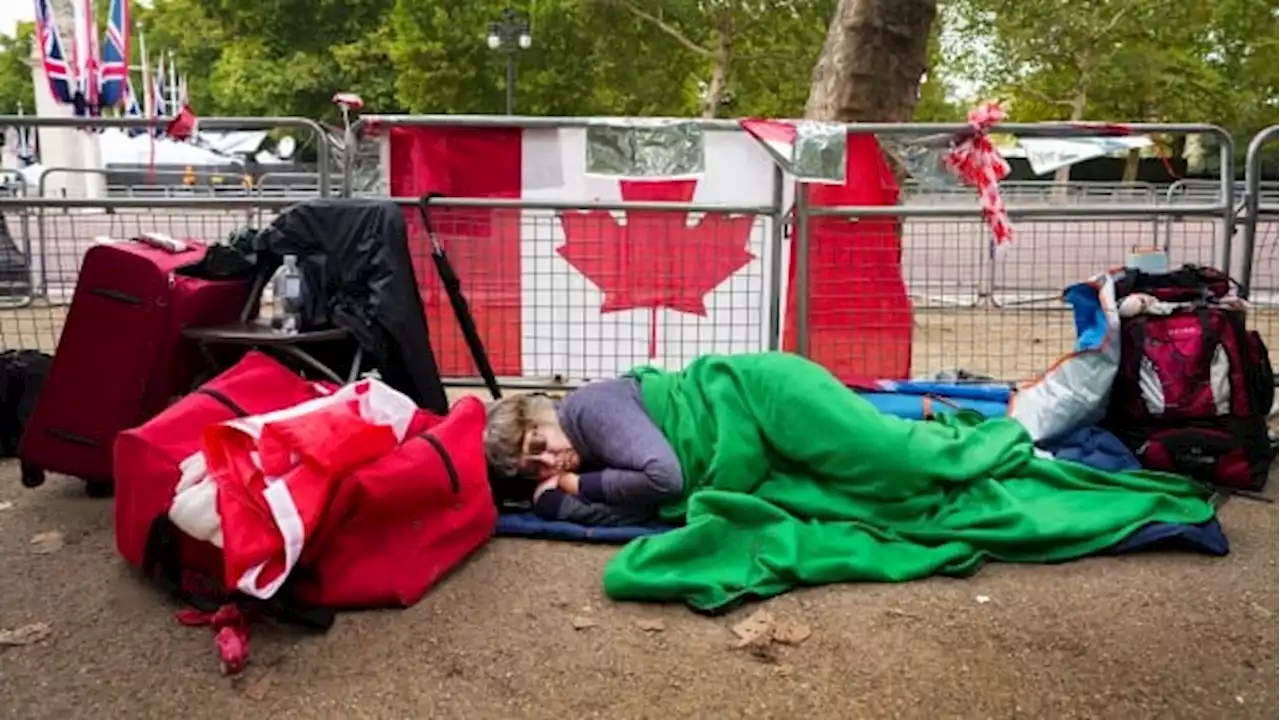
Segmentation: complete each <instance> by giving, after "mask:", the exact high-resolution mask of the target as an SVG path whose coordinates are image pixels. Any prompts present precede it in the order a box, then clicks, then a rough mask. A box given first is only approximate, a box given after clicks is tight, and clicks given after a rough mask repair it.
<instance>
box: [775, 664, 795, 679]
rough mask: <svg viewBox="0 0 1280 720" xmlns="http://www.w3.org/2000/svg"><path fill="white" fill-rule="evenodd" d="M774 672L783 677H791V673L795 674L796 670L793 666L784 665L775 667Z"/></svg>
mask: <svg viewBox="0 0 1280 720" xmlns="http://www.w3.org/2000/svg"><path fill="white" fill-rule="evenodd" d="M773 671H774V672H776V673H778V675H780V676H781V677H791V673H793V672H795V671H796V669H795V668H794V667H792V666H791V665H788V664H786V663H782V664H781V665H779V666H777V667H775V668H774V669H773Z"/></svg>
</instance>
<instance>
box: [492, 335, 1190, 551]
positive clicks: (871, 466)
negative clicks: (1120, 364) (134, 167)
mask: <svg viewBox="0 0 1280 720" xmlns="http://www.w3.org/2000/svg"><path fill="white" fill-rule="evenodd" d="M485 451H486V455H487V459H488V461H489V463H490V464H491V465H492V466H493V467H494V469H495V470H497V471H498V472H500V473H502V474H504V475H506V476H508V477H513V476H519V477H523V478H525V479H526V480H527V481H528V482H529V487H530V488H532V493H533V497H534V510H535V512H536V513H537V514H538V515H539V516H540V517H542V518H545V519H549V520H565V521H570V522H575V523H579V524H582V525H631V524H637V523H641V522H645V521H649V520H655V519H661V520H665V521H669V522H674V523H685V522H692V521H693V520H694V518H695V517H700V518H701V517H705V516H706V515H708V514H715V513H720V512H723V511H724V510H725V508H726V507H728V506H729V505H735V506H737V507H739V508H741V507H742V505H741V504H742V503H751V504H752V505H751V506H752V507H755V508H757V510H758V511H759V512H766V511H767V512H768V513H773V512H775V511H776V512H782V513H784V514H785V515H786V516H788V517H792V518H796V519H798V520H801V521H833V522H855V523H867V522H871V517H872V516H876V517H879V518H881V519H883V518H884V517H891V518H894V522H895V523H898V522H900V521H901V522H909V523H913V525H912V527H920V528H929V529H930V530H929V532H931V533H934V534H936V531H937V530H938V523H940V522H944V521H947V522H951V521H954V522H957V523H959V525H960V526H962V527H964V528H969V529H973V530H974V531H975V532H976V531H977V530H980V529H981V528H982V527H983V523H984V522H987V521H990V520H992V518H1000V520H1001V522H1006V521H1009V520H1010V519H1011V518H1022V519H1023V520H1024V521H1025V522H1026V523H1027V524H1028V526H1034V527H1036V528H1039V530H1038V531H1037V533H1033V534H1038V533H1039V532H1045V531H1047V528H1048V527H1050V525H1052V526H1054V527H1057V526H1058V525H1062V527H1061V528H1059V530H1061V531H1062V532H1080V530H1081V528H1083V527H1085V526H1086V525H1088V526H1096V525H1097V524H1098V523H1099V515H1098V512H1097V511H1096V509H1095V508H1096V506H1097V505H1098V504H1099V503H1102V504H1109V505H1111V506H1112V507H1113V508H1118V507H1119V506H1121V505H1124V502H1123V499H1127V500H1128V505H1127V507H1128V514H1127V515H1126V513H1117V514H1118V515H1126V517H1124V518H1123V519H1122V520H1121V523H1122V524H1128V523H1133V522H1138V521H1141V522H1150V521H1152V520H1153V519H1165V520H1167V521H1173V520H1168V518H1170V517H1173V518H1177V521H1180V522H1188V521H1189V522H1202V521H1204V520H1205V519H1207V516H1211V515H1212V507H1211V506H1209V505H1208V504H1207V503H1205V502H1204V497H1205V496H1206V493H1205V492H1204V490H1203V488H1201V487H1199V486H1197V485H1196V484H1195V483H1193V482H1192V481H1190V480H1188V479H1187V478H1183V477H1181V476H1177V475H1168V474H1162V473H1145V472H1132V473H1104V472H1101V471H1098V470H1095V469H1093V468H1090V467H1087V466H1084V465H1077V464H1075V463H1071V462H1066V461H1061V462H1060V461H1055V460H1053V459H1052V458H1045V457H1042V456H1040V455H1039V454H1038V453H1037V452H1036V449H1035V446H1034V444H1033V442H1032V440H1031V437H1030V436H1029V435H1028V434H1027V432H1026V430H1025V429H1024V428H1023V427H1022V426H1021V425H1020V424H1019V423H1018V422H1017V421H1016V420H1013V419H1010V418H1003V417H1001V418H991V419H986V418H983V417H981V416H979V415H977V414H975V413H966V412H958V413H955V414H950V415H940V416H938V417H935V418H932V419H930V420H928V421H916V420H907V419H903V418H900V417H896V416H893V415H888V414H885V413H882V412H880V411H879V410H878V409H877V408H876V407H875V406H874V405H873V404H871V403H870V402H869V401H868V400H867V399H866V398H864V397H862V396H860V395H858V394H857V393H855V392H853V391H852V390H850V389H849V388H847V387H845V386H844V385H843V384H842V383H841V382H840V381H839V380H838V379H836V378H835V377H834V376H833V375H831V374H830V373H829V372H828V371H827V370H826V369H825V368H823V367H821V366H819V365H817V364H815V363H813V362H811V361H809V360H806V359H804V358H803V357H800V356H798V355H793V354H789V353H780V352H772V353H757V354H743V355H708V356H704V357H700V358H698V359H696V360H694V361H693V362H691V363H690V364H689V365H688V366H687V367H686V368H685V369H684V370H681V371H676V372H673V371H665V370H660V369H657V368H649V367H645V368H639V369H637V370H634V371H632V372H630V373H628V374H627V375H625V376H623V377H621V378H617V379H613V380H605V381H599V382H594V383H590V384H588V385H586V386H584V387H582V388H581V389H579V390H576V391H574V392H572V393H569V394H568V395H567V396H566V397H565V398H564V399H563V400H561V401H559V402H558V403H557V402H556V401H554V400H552V399H551V398H549V397H546V396H543V395H517V396H513V397H509V398H507V399H504V400H501V401H499V402H498V403H496V404H495V405H494V406H493V407H492V408H491V410H490V412H489V418H488V426H487V428H486V434H485ZM1170 509H1172V510H1173V512H1172V513H1171V514H1166V513H1164V512H1163V511H1165V510H1170ZM1032 511H1035V512H1032ZM752 512H756V511H752ZM1027 513H1030V515H1031V516H1027V515H1026V514H1027ZM1042 513H1048V514H1049V516H1050V517H1052V518H1054V521H1053V522H1052V523H1050V522H1049V521H1048V520H1046V519H1045V516H1043V515H1042ZM749 514H750V513H749ZM753 517H756V518H759V517H762V516H760V515H758V514H756V515H753ZM1113 520H1115V518H1113ZM877 522H878V521H877ZM919 523H924V524H923V525H918V524H919ZM953 529H958V528H953ZM967 534H968V530H966V531H965V532H964V533H961V535H964V536H966V537H967ZM1042 539H1043V538H1042ZM1025 541H1026V538H1025V537H1023V538H1021V539H1020V542H1025Z"/></svg>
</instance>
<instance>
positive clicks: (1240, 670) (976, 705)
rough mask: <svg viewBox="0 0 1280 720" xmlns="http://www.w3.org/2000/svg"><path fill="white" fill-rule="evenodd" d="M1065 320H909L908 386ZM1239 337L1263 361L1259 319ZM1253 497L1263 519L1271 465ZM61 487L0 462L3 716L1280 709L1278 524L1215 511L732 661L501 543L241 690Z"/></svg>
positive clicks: (348, 621)
mask: <svg viewBox="0 0 1280 720" xmlns="http://www.w3.org/2000/svg"><path fill="white" fill-rule="evenodd" d="M50 310H51V309H49V308H38V309H29V310H25V311H11V312H7V313H0V317H3V318H5V319H4V320H3V322H2V323H0V339H3V341H4V344H5V346H7V347H15V346H24V345H25V346H28V347H30V346H32V345H46V346H48V345H50V343H51V341H52V338H53V333H54V331H55V328H56V314H55V313H51V312H50ZM1070 323H1071V319H1070V315H1069V314H1067V313H1063V312H1060V311H1045V310H1032V311H1008V310H1006V311H997V310H991V311H946V312H933V313H919V314H918V316H917V327H916V333H915V344H914V363H913V365H914V366H915V368H916V370H917V371H918V372H931V371H933V370H937V369H943V368H954V367H963V368H966V369H969V370H973V371H976V372H986V373H990V374H993V375H997V376H999V377H1004V378H1020V377H1029V376H1031V375H1033V374H1034V373H1036V372H1039V371H1041V370H1043V369H1044V367H1046V366H1047V364H1048V363H1049V362H1050V361H1051V360H1052V359H1053V358H1055V357H1056V356H1057V355H1058V354H1060V353H1061V352H1062V351H1064V350H1066V349H1068V348H1069V347H1070V344H1071V338H1072V337H1073V331H1072V328H1071V325H1070ZM1254 324H1255V325H1257V326H1258V327H1260V328H1264V329H1265V330H1266V332H1267V339H1268V342H1269V344H1270V346H1271V348H1272V354H1273V356H1274V355H1275V349H1276V347H1277V341H1276V329H1277V328H1276V319H1275V313H1274V311H1272V312H1271V313H1270V314H1269V315H1261V314H1255V321H1254ZM1272 478H1273V479H1272V489H1271V491H1270V492H1271V493H1272V495H1273V496H1274V492H1275V490H1274V485H1275V468H1274V467H1273V469H1272ZM81 488H82V486H81V485H80V483H79V482H76V481H72V480H66V479H63V478H57V477H53V478H51V479H50V481H49V483H48V484H46V485H45V486H44V487H43V488H40V489H38V490H34V491H32V490H25V489H23V488H22V487H21V486H20V485H19V482H18V472H17V467H16V464H15V463H13V462H12V461H6V462H3V463H0V631H3V630H14V629H17V628H21V627H23V626H28V625H31V624H36V623H44V624H46V625H47V628H48V631H47V633H48V634H47V636H46V637H44V638H43V639H40V640H38V641H35V642H32V643H30V644H25V645H17V646H9V647H6V646H5V645H4V644H3V640H0V698H3V699H4V700H3V702H0V717H12V718H21V719H22V720H36V719H38V718H55V717H73V718H78V717H93V718H150V717H157V718H158V717H172V716H175V715H180V716H182V717H185V718H189V719H191V720H195V719H198V718H206V717H207V718H216V719H217V720H225V718H229V717H230V718H273V719H281V718H353V719H354V718H441V719H444V718H459V719H463V720H482V719H484V718H495V719H497V718H531V719H533V718H555V719H556V720H560V719H562V718H578V717H609V718H617V719H627V720H629V719H631V718H663V719H664V720H665V719H666V718H683V717H690V718H737V717H755V718H784V719H785V718H788V717H795V716H800V717H806V718H813V719H814V720H817V719H820V718H832V719H833V720H848V719H849V718H864V717H865V718H882V717H883V718H893V717H901V718H928V719H930V720H932V719H934V718H951V717H954V718H1016V717H1027V718H1055V719H1056V718H1124V719H1125V720H1134V719H1136V718H1149V717H1150V718H1154V717H1162V718H1184V717H1185V718H1197V717H1213V718H1274V717H1276V715H1277V712H1278V710H1280V708H1278V701H1277V667H1278V665H1277V662H1278V660H1277V633H1278V630H1280V629H1278V625H1277V609H1278V606H1277V603H1278V601H1280V598H1278V591H1277V588H1278V585H1280V578H1278V577H1277V565H1276V562H1277V545H1276V538H1277V536H1278V535H1280V527H1278V523H1277V511H1276V505H1274V504H1264V503H1260V502H1253V501H1245V500H1233V501H1232V502H1230V503H1228V504H1227V505H1226V506H1225V507H1224V508H1223V510H1222V513H1221V517H1222V521H1223V523H1224V526H1225V528H1226V531H1227V533H1228V536H1229V537H1230V539H1231V542H1232V553H1231V555H1230V556H1228V557H1226V558H1222V559H1211V558H1206V557H1201V556H1196V555H1191V554H1186V553H1149V554H1143V555H1135V556H1127V557H1105V558H1093V559H1087V560H1082V561H1077V562H1073V563H1068V564H1063V565H1057V566H1013V565H992V566H989V567H987V568H986V569H984V570H983V571H982V572H980V573H979V574H978V575H977V576H976V577H974V578H970V579H967V580H946V579H932V580H926V581H921V582H914V583H909V584H903V585H849V586H831V587H822V588H814V589H806V590H801V591H796V592H793V593H790V594H789V595H786V596H784V597H781V598H777V599H774V600H771V601H769V602H766V603H762V604H760V606H763V607H765V608H768V609H769V610H770V612H772V614H773V615H774V616H775V617H777V618H779V619H783V620H787V621H794V622H799V623H804V624H805V625H807V626H809V627H810V628H811V629H812V631H813V634H812V636H811V637H810V638H809V639H808V640H807V641H806V642H804V643H803V644H802V645H800V646H798V647H792V648H786V649H782V650H781V651H780V653H779V654H778V655H777V656H776V657H773V658H771V659H762V658H760V657H757V656H755V655H753V654H751V653H748V652H745V651H742V650H736V649H734V648H733V647H732V646H733V643H734V636H733V634H732V633H731V631H730V627H731V626H732V625H733V624H734V623H736V622H738V621H740V620H741V619H743V618H745V617H746V616H747V615H748V614H750V613H751V612H753V611H754V610H755V609H757V607H759V606H752V607H747V608H742V609H739V610H738V611H736V612H734V613H732V614H730V615H728V616H725V617H704V616H700V615H696V614H694V613H692V612H690V611H689V610H687V609H686V608H684V607H682V606H652V605H637V604H618V603H613V602H610V601H608V600H606V599H605V598H604V596H603V593H602V591H601V586H600V576H601V571H602V568H603V567H604V565H605V563H606V562H607V560H608V559H609V557H610V556H611V555H612V553H613V552H614V550H613V549H611V548H607V547H599V546H583V545H575V544H569V543H550V542H541V541H528V540H511V539H497V540H495V541H493V542H492V543H490V544H489V545H488V546H487V547H486V548H484V549H483V550H482V551H481V552H480V553H479V554H478V555H476V556H475V557H473V558H472V559H471V560H470V561H469V562H468V563H467V564H465V565H464V566H463V567H462V568H461V569H460V570H459V571H458V572H457V573H456V574H454V575H453V576H452V577H450V578H449V579H448V580H447V581H445V582H444V583H443V584H442V585H440V586H439V587H438V588H437V589H436V590H434V591H433V592H432V593H430V594H429V595H428V596H427V597H426V598H425V599H424V600H423V602H422V603H421V604H419V605H418V606H416V607H414V608H412V609H409V610H405V611H394V612H393V611H386V612H369V613H358V614H349V615H343V616H341V617H340V618H339V621H338V623H337V625H336V626H335V627H334V629H333V630H332V631H331V632H330V633H328V634H327V635H324V636H307V635H302V634H298V633H296V632H293V631H290V630H286V629H278V628H269V627H268V628H262V629H260V630H259V631H258V634H257V635H256V636H255V637H254V639H253V652H254V656H253V658H252V661H251V665H250V667H249V669H248V670H247V671H246V673H245V674H244V675H243V676H241V677H240V678H235V679H229V678H225V677H222V676H220V675H219V672H218V660H217V656H216V653H215V651H214V648H213V644H212V639H211V633H209V632H208V631H207V630H205V629H200V628H187V627H183V626H180V625H178V624H177V623H176V622H175V621H174V619H173V611H174V607H173V606H172V605H170V604H168V603H167V601H165V600H164V599H163V598H162V597H161V595H160V593H159V592H158V591H156V590H155V589H154V588H152V587H150V586H147V585H144V584H143V583H142V582H140V581H139V580H138V579H136V578H135V577H134V576H132V575H131V574H130V573H129V572H128V571H127V569H126V568H125V566H124V564H123V562H122V561H120V560H119V558H118V557H117V556H116V555H115V554H114V545H113V542H114V541H113V536H112V516H111V506H110V504H109V503H108V502H107V501H102V500H92V499H89V498H86V497H85V496H84V493H83V491H82V489H81ZM49 533H54V534H55V535H49ZM49 538H54V540H53V541H52V542H50V540H49ZM33 539H36V541H35V542H33ZM584 619H586V620H589V621H590V622H589V623H584V622H583V620H584ZM655 620H659V621H661V623H660V625H658V627H660V628H661V629H654V628H655V624H654V623H652V621H655ZM588 624H589V625H590V627H582V628H581V629H576V628H577V627H581V626H583V625H588ZM641 625H644V626H645V627H641ZM646 628H648V629H646ZM3 637H4V636H3V635H0V639H2V638H3Z"/></svg>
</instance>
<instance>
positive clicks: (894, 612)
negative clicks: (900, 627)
mask: <svg viewBox="0 0 1280 720" xmlns="http://www.w3.org/2000/svg"><path fill="white" fill-rule="evenodd" d="M884 614H885V615H888V616H889V617H898V618H919V617H920V616H919V615H917V614H915V613H913V612H907V611H906V610H903V609H901V608H889V609H888V610H885V611H884Z"/></svg>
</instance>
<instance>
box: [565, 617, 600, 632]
mask: <svg viewBox="0 0 1280 720" xmlns="http://www.w3.org/2000/svg"><path fill="white" fill-rule="evenodd" d="M569 622H570V623H572V624H573V629H574V630H586V629H587V628H593V627H595V626H596V621H595V620H592V619H591V618H589V617H583V616H581V615H574V616H573V618H572V619H571V620H569Z"/></svg>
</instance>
